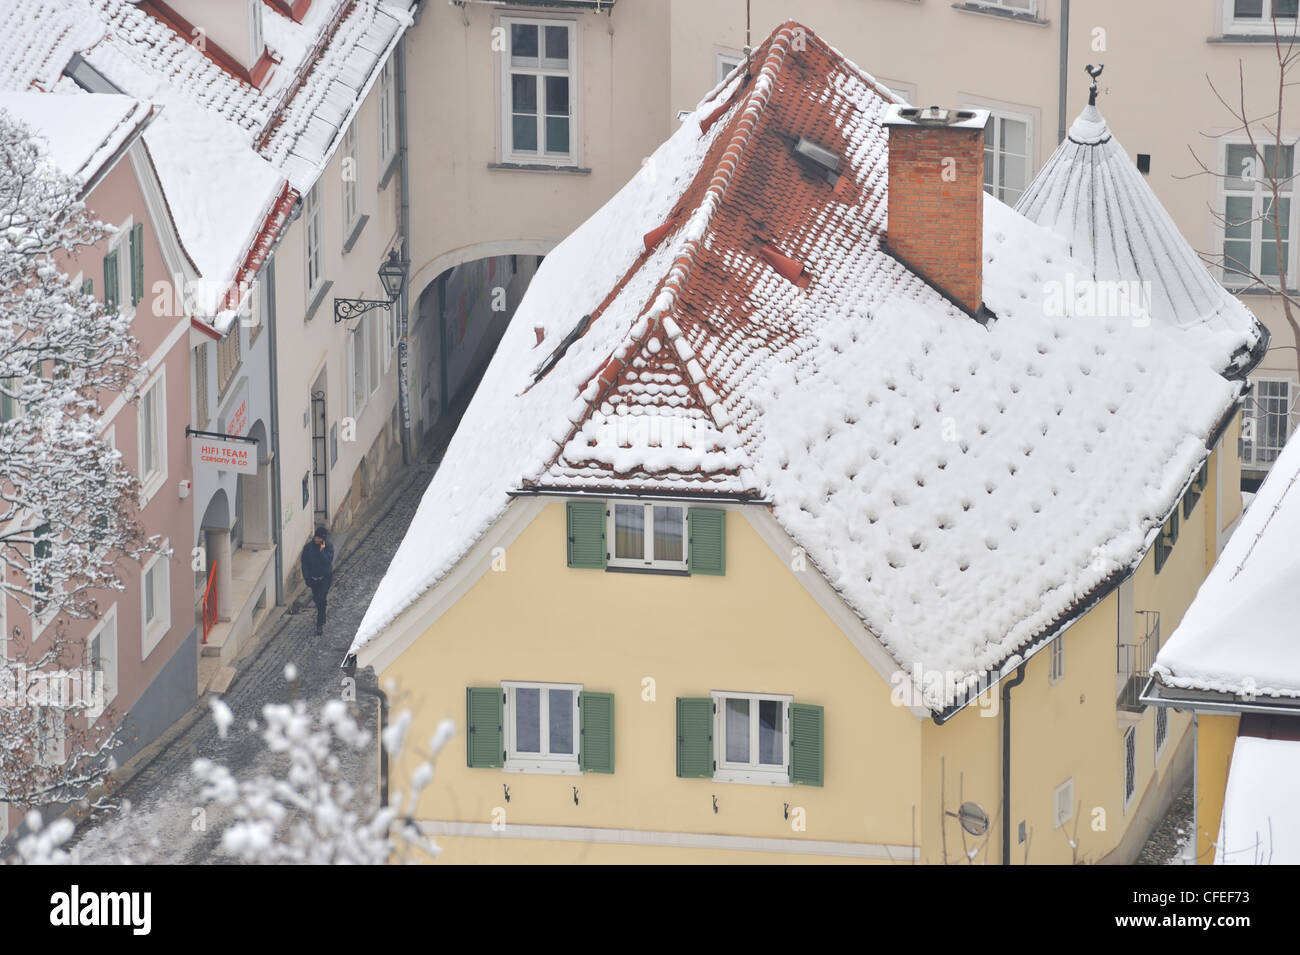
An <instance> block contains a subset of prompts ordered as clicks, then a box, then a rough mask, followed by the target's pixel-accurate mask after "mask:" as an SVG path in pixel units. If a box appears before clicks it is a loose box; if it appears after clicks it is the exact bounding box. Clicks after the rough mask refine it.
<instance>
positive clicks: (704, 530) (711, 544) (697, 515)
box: [686, 507, 727, 576]
mask: <svg viewBox="0 0 1300 955" xmlns="http://www.w3.org/2000/svg"><path fill="white" fill-rule="evenodd" d="M686 525H687V530H688V537H689V540H690V543H689V546H688V550H687V557H688V558H689V561H690V570H691V573H692V574H713V575H715V576H722V575H723V574H725V573H726V572H727V512H726V511H723V510H719V509H718V508H714V507H692V508H691V509H690V510H688V511H687V512H686Z"/></svg>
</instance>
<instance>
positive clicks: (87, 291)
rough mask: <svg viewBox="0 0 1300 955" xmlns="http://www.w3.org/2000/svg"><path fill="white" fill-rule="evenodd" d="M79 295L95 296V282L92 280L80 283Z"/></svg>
mask: <svg viewBox="0 0 1300 955" xmlns="http://www.w3.org/2000/svg"><path fill="white" fill-rule="evenodd" d="M81 294H82V295H94V294H95V280H94V279H86V281H84V282H82V283H81Z"/></svg>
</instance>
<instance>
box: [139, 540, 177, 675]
mask: <svg viewBox="0 0 1300 955" xmlns="http://www.w3.org/2000/svg"><path fill="white" fill-rule="evenodd" d="M170 544H171V542H170V541H163V543H162V547H161V548H160V549H159V552H158V553H156V554H154V555H153V557H152V558H151V559H150V560H149V562H148V563H147V564H145V565H144V567H143V568H141V570H140V659H141V661H143V660H146V659H148V657H149V654H150V653H152V652H153V649H154V647H156V646H158V644H159V643H161V642H162V639H163V637H165V636H167V634H168V632H169V631H170V630H171V627H172V597H171V588H172V584H171V553H170V551H171V546H170ZM159 561H164V562H165V564H164V566H163V573H162V580H163V588H162V589H163V590H164V593H163V594H162V595H161V599H160V598H159V595H158V593H157V591H156V590H155V593H154V611H155V614H156V615H155V617H154V620H153V622H152V624H151V623H150V622H149V621H148V620H146V619H145V616H144V615H145V612H146V607H145V587H146V586H147V584H146V580H147V578H148V577H149V575H150V574H151V573H152V572H153V569H154V567H155V566H157V564H158V562H159Z"/></svg>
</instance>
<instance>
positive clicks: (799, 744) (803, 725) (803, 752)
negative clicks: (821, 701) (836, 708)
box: [790, 703, 826, 786]
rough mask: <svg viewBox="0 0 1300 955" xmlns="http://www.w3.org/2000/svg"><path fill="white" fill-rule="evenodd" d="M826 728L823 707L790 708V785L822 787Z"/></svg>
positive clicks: (794, 706)
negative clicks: (800, 784) (799, 784)
mask: <svg viewBox="0 0 1300 955" xmlns="http://www.w3.org/2000/svg"><path fill="white" fill-rule="evenodd" d="M825 725H826V714H825V712H824V710H823V709H822V707H820V706H809V705H808V704H806V703H791V704H790V782H792V783H803V784H804V785H807V786H820V785H822V783H823V779H824V776H825V768H826V767H825V741H824V739H823V737H824V735H825Z"/></svg>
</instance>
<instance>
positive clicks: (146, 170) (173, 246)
mask: <svg viewBox="0 0 1300 955" xmlns="http://www.w3.org/2000/svg"><path fill="white" fill-rule="evenodd" d="M127 155H129V156H130V157H131V168H132V169H133V170H134V171H135V179H136V182H137V183H138V184H139V186H140V192H141V193H142V194H143V195H144V204H145V208H146V209H147V210H148V212H149V224H150V225H151V226H152V227H153V232H154V236H155V238H157V239H158V245H159V247H160V248H161V249H162V254H163V260H164V261H165V262H166V264H167V273H168V276H169V279H168V280H169V281H171V282H174V281H175V280H176V277H177V276H180V277H181V279H182V280H183V281H187V282H193V281H195V280H197V278H198V272H197V271H196V270H195V268H194V265H193V263H191V262H190V258H189V255H188V254H187V253H186V252H185V247H184V245H182V244H181V238H180V234H179V233H178V232H177V231H176V224H175V223H174V222H172V218H171V216H170V214H169V213H168V212H167V199H166V196H165V194H164V192H163V188H162V183H160V182H159V181H158V178H157V177H156V176H155V175H154V169H153V163H152V161H151V160H150V158H149V154H148V150H147V149H146V147H145V145H144V140H143V139H137V140H136V141H135V142H134V143H132V144H131V149H130V151H129V152H128V153H127ZM145 293H146V294H152V291H151V290H150V289H146V290H145ZM174 300H175V296H174V295H173V301H174ZM176 317H177V318H188V316H179V315H178V316H176Z"/></svg>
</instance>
